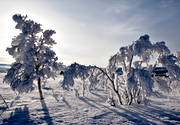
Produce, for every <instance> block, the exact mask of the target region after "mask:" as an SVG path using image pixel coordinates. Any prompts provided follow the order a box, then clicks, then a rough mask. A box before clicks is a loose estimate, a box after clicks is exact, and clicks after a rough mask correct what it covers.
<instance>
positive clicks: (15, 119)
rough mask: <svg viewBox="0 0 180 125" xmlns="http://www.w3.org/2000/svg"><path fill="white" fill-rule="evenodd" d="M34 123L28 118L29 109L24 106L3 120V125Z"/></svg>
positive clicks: (30, 124)
mask: <svg viewBox="0 0 180 125" xmlns="http://www.w3.org/2000/svg"><path fill="white" fill-rule="evenodd" d="M32 124H34V121H33V120H31V118H30V116H29V109H28V107H27V106H26V105H25V106H24V109H22V108H16V109H15V111H14V112H11V114H10V117H9V118H8V119H3V125H32Z"/></svg>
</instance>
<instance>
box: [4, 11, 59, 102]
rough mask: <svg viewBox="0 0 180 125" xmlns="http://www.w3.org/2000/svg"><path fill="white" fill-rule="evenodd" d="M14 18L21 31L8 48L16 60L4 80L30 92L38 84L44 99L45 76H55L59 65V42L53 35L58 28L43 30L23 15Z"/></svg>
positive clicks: (46, 77) (17, 88) (41, 97)
mask: <svg viewBox="0 0 180 125" xmlns="http://www.w3.org/2000/svg"><path fill="white" fill-rule="evenodd" d="M13 20H14V21H15V22H16V27H15V28H16V29H18V30H20V31H21V32H20V34H19V35H18V36H16V37H14V38H13V39H12V43H11V47H9V48H7V52H8V53H9V55H11V56H12V57H13V58H14V59H15V62H14V63H13V64H12V65H11V68H10V69H9V71H8V72H7V74H6V76H5V77H4V82H6V83H8V84H9V85H10V86H11V88H12V90H14V91H18V92H19V93H23V92H30V91H31V90H33V89H34V87H35V83H36V84H37V86H38V90H39V94H40V99H43V98H44V97H43V94H42V89H41V84H42V79H48V78H50V77H52V78H55V77H56V71H57V70H58V67H59V66H58V63H57V60H58V58H57V57H56V54H55V52H54V51H53V50H52V46H53V45H54V44H56V42H55V41H54V40H53V39H52V37H51V36H52V35H53V34H55V31H54V30H43V29H42V28H41V24H38V23H36V22H34V21H33V20H30V19H27V16H22V15H20V14H15V15H14V16H13ZM35 81H36V82H35Z"/></svg>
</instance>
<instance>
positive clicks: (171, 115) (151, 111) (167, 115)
mask: <svg viewBox="0 0 180 125" xmlns="http://www.w3.org/2000/svg"><path fill="white" fill-rule="evenodd" d="M135 108H136V109H138V111H139V110H140V111H141V112H139V114H141V115H145V116H149V117H150V118H152V119H155V120H158V121H160V122H161V123H163V124H168V125H169V124H180V112H177V111H174V110H169V109H165V108H161V107H158V106H154V105H148V106H146V107H145V108H140V107H139V106H136V107H135ZM157 116H158V118H157Z"/></svg>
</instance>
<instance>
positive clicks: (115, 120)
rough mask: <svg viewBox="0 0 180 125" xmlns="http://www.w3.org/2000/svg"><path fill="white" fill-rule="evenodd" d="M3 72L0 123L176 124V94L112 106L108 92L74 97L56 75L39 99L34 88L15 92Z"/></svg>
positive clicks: (179, 116)
mask: <svg viewBox="0 0 180 125" xmlns="http://www.w3.org/2000/svg"><path fill="white" fill-rule="evenodd" d="M4 75H5V74H4V73H0V94H1V95H2V96H3V97H4V98H5V100H6V101H7V103H8V105H9V109H6V108H5V105H4V104H3V101H2V100H0V124H5V125H6V124H9V125H23V124H26V125H32V124H50V125H51V124H55V125H56V124H57V125H59V124H78V125H85V124H99V125H102V124H124V125H127V124H128V125H131V124H138V125H139V124H145V125H148V124H158V125H166V124H167V125H169V124H180V95H176V96H174V95H173V96H171V95H168V96H162V97H161V98H155V97H153V98H150V101H148V102H147V104H146V105H144V104H140V105H137V104H132V105H131V106H117V107H112V106H109V105H108V104H107V103H106V99H107V97H108V92H107V91H104V90H96V91H92V93H88V94H86V95H85V97H82V96H81V95H82V94H80V97H79V98H77V97H76V96H75V93H74V92H72V91H64V90H62V89H61V88H60V85H59V81H60V79H61V78H60V77H58V78H57V79H56V80H52V79H51V80H48V82H47V84H46V86H45V88H44V89H43V94H44V97H45V99H44V100H43V101H40V100H39V93H38V91H37V89H36V90H34V91H32V92H31V93H27V94H22V95H19V96H18V95H16V94H15V92H13V91H12V90H11V89H10V87H9V85H7V84H3V82H2V80H3V77H4Z"/></svg>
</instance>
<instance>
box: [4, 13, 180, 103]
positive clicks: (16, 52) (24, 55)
mask: <svg viewBox="0 0 180 125" xmlns="http://www.w3.org/2000/svg"><path fill="white" fill-rule="evenodd" d="M13 20H14V21H15V22H16V23H17V25H16V29H19V30H20V31H21V33H20V34H19V35H18V36H16V37H15V38H13V40H12V44H11V47H10V48H7V51H8V53H9V54H10V55H12V56H13V58H14V59H15V62H14V63H13V64H12V66H11V68H10V69H9V71H8V73H7V75H6V76H5V78H4V82H6V83H8V84H9V85H10V86H11V88H12V89H13V90H15V91H18V92H19V93H22V92H29V91H31V90H33V88H34V81H37V82H35V83H37V85H38V89H39V93H40V99H43V95H42V90H41V81H42V80H43V79H48V78H50V77H52V78H55V77H56V75H57V72H58V73H59V70H60V69H62V68H61V67H62V65H61V64H60V63H57V60H58V58H57V57H56V54H55V52H54V51H53V50H52V49H51V48H52V46H53V45H54V44H56V42H55V41H54V40H53V39H52V38H51V36H52V35H53V34H54V33H55V31H54V30H45V31H44V30H43V29H42V28H41V25H40V24H38V23H36V22H34V21H32V20H29V19H27V16H21V15H19V14H16V15H14V16H13ZM157 67H160V68H159V69H160V71H158V72H160V73H161V72H165V71H163V69H167V71H166V72H168V75H159V76H158V75H155V76H154V77H153V76H152V73H153V71H154V70H155V69H156V68H157ZM163 67H164V68H163ZM117 69H118V70H121V73H118V72H119V71H117ZM155 73H157V72H155ZM61 74H63V76H64V79H63V81H62V82H61V86H62V87H63V88H64V89H67V90H69V89H70V87H72V86H74V84H75V82H74V79H76V78H80V79H81V81H82V83H83V84H82V86H83V87H82V88H83V96H84V93H85V89H87V86H88V90H89V91H91V90H92V89H94V88H95V87H96V86H97V85H101V86H103V87H104V86H106V88H110V89H109V90H110V91H111V93H112V94H115V95H116V97H112V98H111V99H112V100H113V101H114V100H115V101H116V100H117V102H119V104H129V105H130V104H131V103H132V102H135V103H140V102H142V101H143V100H144V99H145V97H148V96H151V95H152V94H154V93H155V91H154V90H153V88H154V87H155V86H157V88H158V90H163V91H171V89H173V88H172V84H174V83H176V84H177V85H178V81H180V51H177V52H176V54H172V53H171V52H170V50H169V48H168V47H167V46H166V44H165V42H163V41H162V42H155V43H152V42H151V41H150V38H149V35H143V36H141V37H140V38H139V39H138V40H136V41H133V42H132V44H131V45H128V46H124V47H121V48H120V49H119V50H118V52H117V53H116V54H115V55H113V56H112V57H111V58H110V59H109V64H108V66H107V67H106V68H100V67H97V66H84V65H80V64H78V63H74V64H71V65H70V66H67V67H65V68H64V70H63V71H62V72H61ZM165 76H166V77H165Z"/></svg>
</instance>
